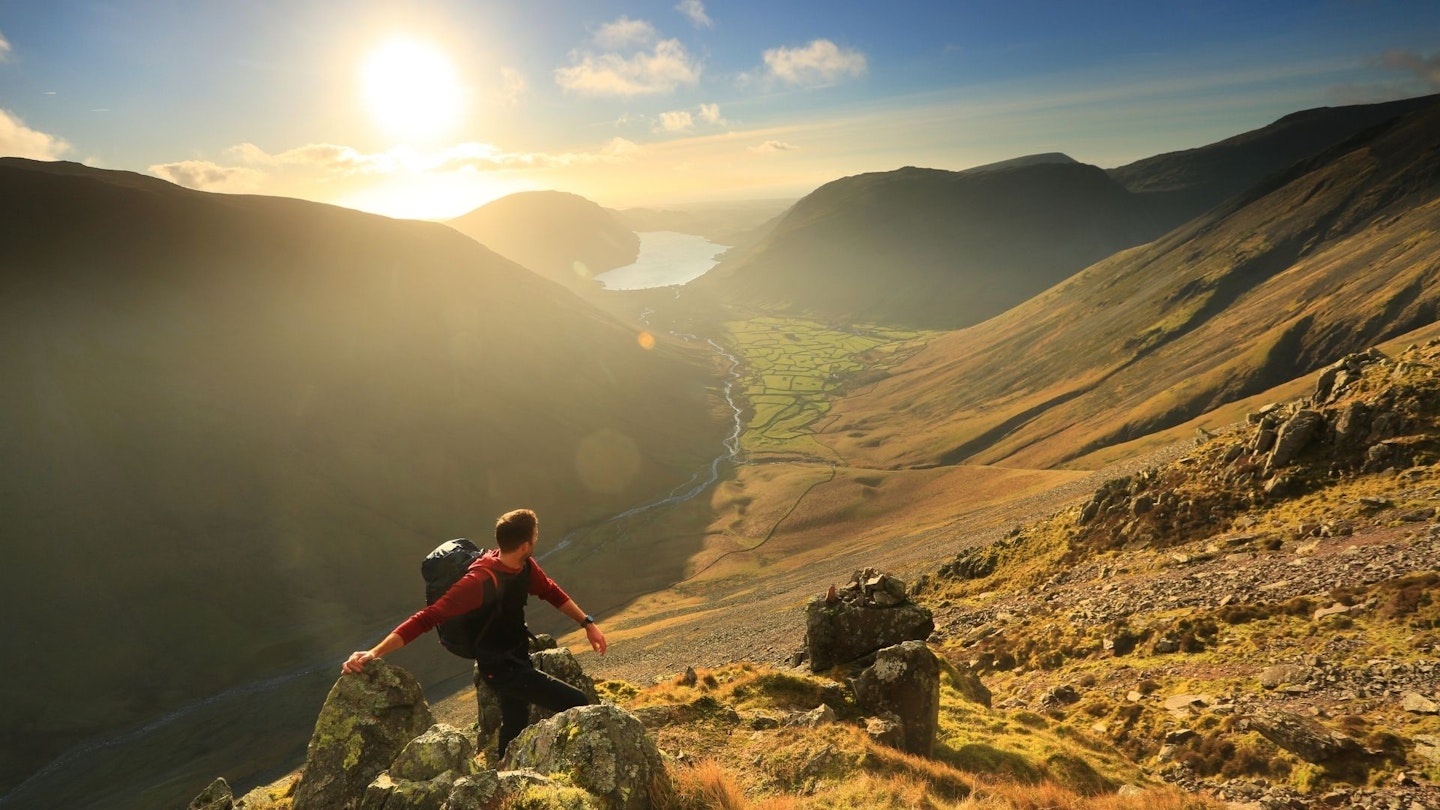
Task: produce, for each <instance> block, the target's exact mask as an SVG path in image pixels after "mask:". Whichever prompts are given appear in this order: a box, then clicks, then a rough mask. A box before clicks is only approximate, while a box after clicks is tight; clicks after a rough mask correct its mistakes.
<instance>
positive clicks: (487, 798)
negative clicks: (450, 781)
mask: <svg viewBox="0 0 1440 810" xmlns="http://www.w3.org/2000/svg"><path fill="white" fill-rule="evenodd" d="M503 798H504V794H503V793H502V792H501V790H500V775H499V774H498V773H496V772H495V771H488V770H483V771H477V772H476V773H473V774H470V775H469V776H462V777H460V778H459V779H456V780H455V784H454V785H452V786H451V787H450V796H449V797H448V798H446V799H445V803H444V804H443V805H441V806H440V810H492V808H497V807H499V806H500V802H501V800H502V799H503Z"/></svg>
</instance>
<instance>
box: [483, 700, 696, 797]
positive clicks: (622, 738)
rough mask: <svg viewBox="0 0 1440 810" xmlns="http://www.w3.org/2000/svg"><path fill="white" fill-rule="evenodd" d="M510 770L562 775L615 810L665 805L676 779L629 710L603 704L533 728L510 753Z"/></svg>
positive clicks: (568, 712) (572, 711)
mask: <svg viewBox="0 0 1440 810" xmlns="http://www.w3.org/2000/svg"><path fill="white" fill-rule="evenodd" d="M506 759H507V760H508V763H509V767H511V768H521V769H527V770H532V771H535V772H537V773H540V774H545V775H558V776H560V777H561V779H560V781H562V782H568V783H569V784H571V785H574V786H576V787H579V788H582V789H584V790H586V791H588V792H589V793H592V794H594V795H595V796H597V797H599V798H600V799H601V800H602V802H603V804H604V806H606V807H609V808H611V810H645V809H646V808H650V807H654V806H659V805H662V804H663V803H664V802H665V801H667V800H668V798H669V793H670V791H671V786H670V777H669V775H668V774H667V773H666V771H665V763H664V761H663V760H662V759H661V758H660V750H659V749H658V748H657V747H656V746H655V741H654V740H652V739H650V736H649V735H648V734H647V733H646V732H645V727H644V726H643V725H641V724H640V721H639V720H637V719H635V717H634V716H633V715H631V714H629V713H628V712H626V711H625V710H623V709H621V708H619V707H617V706H612V705H610V704H603V705H599V706H578V707H576V708H574V709H567V710H565V711H563V712H560V713H559V714H557V715H555V716H554V717H552V718H550V719H549V720H545V721H543V722H540V723H537V724H536V725H533V726H530V727H529V728H527V729H525V730H524V731H523V732H521V733H520V736H519V737H516V738H515V740H514V742H512V743H510V747H509V749H508V750H507V752H506Z"/></svg>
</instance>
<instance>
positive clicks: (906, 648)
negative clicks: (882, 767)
mask: <svg viewBox="0 0 1440 810" xmlns="http://www.w3.org/2000/svg"><path fill="white" fill-rule="evenodd" d="M851 688H852V689H853V690H854V692H855V701H856V702H857V703H858V704H859V705H860V708H861V710H862V711H864V712H865V713H866V714H870V715H874V716H876V717H879V718H881V719H884V720H890V721H892V722H894V723H896V724H897V725H898V726H899V727H900V738H901V740H902V743H901V745H900V746H899V747H900V749H901V750H903V751H906V752H908V753H911V754H917V755H919V756H922V757H928V756H930V755H931V754H932V753H934V749H935V732H936V730H937V729H938V728H939V725H940V663H939V661H937V660H936V658H935V654H934V653H932V652H930V648H929V647H927V646H926V645H925V642H923V641H907V642H905V643H903V644H897V645H895V646H893V647H886V648H885V649H883V650H880V651H879V652H878V653H876V655H875V663H874V664H873V665H871V666H870V667H868V668H867V669H865V670H864V671H863V672H861V673H860V676H859V677H858V678H856V679H855V680H854V681H853V682H852V683H851Z"/></svg>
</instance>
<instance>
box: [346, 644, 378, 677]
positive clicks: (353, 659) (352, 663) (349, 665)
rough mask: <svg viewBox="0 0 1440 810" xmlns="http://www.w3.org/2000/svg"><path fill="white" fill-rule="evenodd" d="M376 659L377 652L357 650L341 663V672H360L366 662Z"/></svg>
mask: <svg viewBox="0 0 1440 810" xmlns="http://www.w3.org/2000/svg"><path fill="white" fill-rule="evenodd" d="M374 660H375V654H374V653H372V652H370V651H369V650H357V651H355V652H353V653H351V654H350V657H349V658H348V659H346V661H345V663H344V664H343V665H341V667H340V672H341V673H342V674H343V673H346V672H359V671H361V670H363V669H364V668H365V665H366V664H368V663H369V662H371V661H374Z"/></svg>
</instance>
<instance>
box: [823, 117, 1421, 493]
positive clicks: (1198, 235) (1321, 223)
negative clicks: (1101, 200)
mask: <svg viewBox="0 0 1440 810" xmlns="http://www.w3.org/2000/svg"><path fill="white" fill-rule="evenodd" d="M1437 133H1440V106H1437V105H1432V106H1431V107H1430V108H1428V109H1427V110H1424V111H1421V112H1417V113H1412V114H1410V115H1408V116H1406V117H1404V118H1401V119H1397V120H1395V121H1393V122H1391V123H1390V124H1388V125H1385V126H1383V127H1381V128H1379V129H1377V130H1373V131H1371V132H1370V134H1369V135H1368V136H1366V137H1365V138H1364V139H1360V140H1354V141H1351V142H1348V143H1347V144H1345V145H1344V146H1342V147H1337V148H1336V149H1334V150H1331V151H1330V152H1327V153H1325V154H1323V155H1321V156H1318V157H1316V158H1314V159H1312V160H1310V161H1308V162H1306V163H1303V164H1301V165H1298V166H1296V167H1294V168H1293V169H1291V170H1290V171H1288V172H1286V173H1284V174H1283V175H1280V176H1277V177H1275V178H1273V179H1272V180H1271V181H1269V182H1267V183H1266V184H1264V185H1263V186H1262V187H1259V188H1256V189H1254V190H1253V191H1251V192H1249V193H1247V194H1246V195H1244V196H1242V197H1238V198H1235V199H1234V200H1232V202H1230V203H1229V204H1227V205H1226V206H1224V207H1223V208H1220V209H1217V210H1216V211H1214V212H1213V213H1211V214H1209V215H1207V216H1205V217H1202V218H1200V219H1198V220H1196V221H1194V222H1192V223H1191V224H1189V225H1187V226H1186V227H1184V228H1181V229H1178V230H1177V231H1175V232H1173V233H1171V234H1168V235H1167V236H1166V237H1164V238H1163V239H1160V240H1157V241H1155V242H1154V243H1152V244H1148V245H1145V246H1143V247H1140V248H1136V249H1134V250H1130V251H1127V252H1125V253H1122V254H1120V255H1117V256H1114V257H1112V258H1110V259H1107V260H1105V261H1103V262H1100V263H1098V264H1096V265H1095V266H1093V267H1090V268H1088V269H1086V270H1085V271H1084V272H1082V273H1080V274H1078V275H1076V276H1075V277H1073V278H1071V279H1070V280H1068V281H1066V282H1065V283H1063V284H1061V285H1059V286H1057V287H1055V288H1053V289H1051V290H1048V291H1046V292H1045V293H1044V294H1043V295H1041V296H1038V297H1036V298H1035V299H1033V300H1031V301H1028V302H1026V303H1025V304H1024V305H1023V306H1019V307H1016V308H1015V309H1013V310H1011V311H1009V312H1006V313H1005V314H1004V315H1002V316H1000V317H997V318H994V319H992V320H991V321H988V322H986V323H984V324H981V325H979V326H976V327H974V328H972V329H967V330H963V331H959V332H955V333H953V334H950V335H946V336H944V337H942V338H939V339H937V340H935V341H933V342H932V343H931V344H930V345H929V346H928V347H927V348H926V349H925V350H924V351H923V352H921V353H920V354H918V355H916V356H915V357H914V358H912V360H911V361H910V362H908V363H906V364H904V365H902V366H901V367H899V368H898V369H897V370H896V371H895V372H894V374H893V375H892V376H891V377H890V379H888V380H886V381H884V382H882V383H880V384H879V385H878V387H876V388H875V389H874V390H873V391H867V392H866V395H865V396H864V397H861V398H856V399H854V400H847V401H843V402H841V403H839V404H838V405H837V407H836V408H835V409H834V410H833V411H832V413H833V414H834V421H833V422H832V423H831V426H830V427H829V429H828V433H827V435H826V436H825V437H824V440H825V441H826V442H827V443H829V444H831V445H833V446H834V447H835V448H836V449H837V450H838V451H839V452H840V453H841V454H842V455H843V456H844V457H845V458H846V459H847V460H848V461H849V462H850V463H851V464H854V465H857V466H877V467H885V466H925V465H932V464H944V463H958V462H962V461H970V462H982V463H990V462H1001V461H1003V462H1004V463H1006V464H1014V465H1019V466H1029V467H1039V466H1049V465H1055V464H1059V463H1062V462H1064V461H1065V460H1066V459H1070V458H1075V457H1077V456H1080V455H1083V454H1085V453H1086V452H1088V451H1089V450H1092V449H1095V448H1098V447H1103V446H1107V445H1109V444H1113V443H1115V442H1120V441H1124V440H1127V439H1130V438H1134V437H1137V436H1141V435H1144V434H1146V433H1148V432H1151V431H1154V430H1156V429H1159V428H1163V427H1166V426H1170V425H1175V424H1178V423H1181V422H1184V421H1186V420H1188V419H1190V418H1192V417H1194V416H1197V415H1199V414H1202V413H1205V412H1206V411H1207V410H1209V409H1211V408H1214V407H1216V406H1218V405H1220V404H1222V403H1225V402H1229V401H1232V400H1235V399H1238V398H1240V397H1244V396H1247V395H1250V394H1254V393H1258V392H1261V391H1264V390H1266V389H1268V388H1269V387H1271V386H1273V385H1275V384H1277V383H1279V382H1282V381H1285V380H1289V379H1291V378H1293V377H1296V376H1298V375H1300V374H1303V373H1305V372H1307V371H1310V370H1313V369H1316V368H1318V367H1320V366H1322V365H1325V364H1326V363H1329V362H1331V361H1333V360H1335V359H1336V358H1338V357H1339V356H1341V355H1343V354H1345V353H1347V352H1353V351H1357V350H1360V349H1364V348H1366V347H1369V346H1371V345H1374V344H1375V343H1377V342H1379V341H1382V340H1384V339H1386V338H1388V337H1392V336H1396V335H1401V334H1404V333H1406V332H1408V331H1410V330H1413V329H1415V328H1417V327H1420V326H1423V325H1426V324H1430V323H1432V322H1434V321H1435V320H1436V317H1437V309H1440V137H1437Z"/></svg>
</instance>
